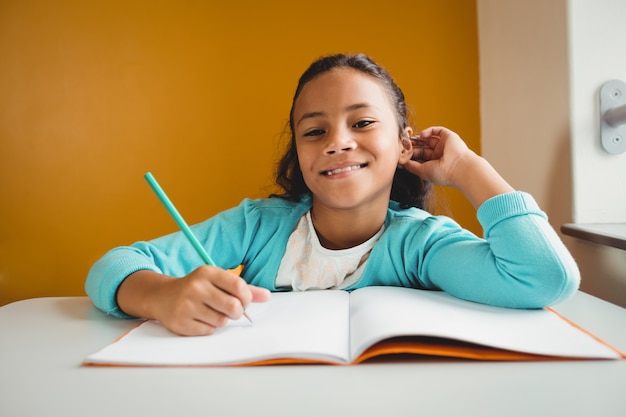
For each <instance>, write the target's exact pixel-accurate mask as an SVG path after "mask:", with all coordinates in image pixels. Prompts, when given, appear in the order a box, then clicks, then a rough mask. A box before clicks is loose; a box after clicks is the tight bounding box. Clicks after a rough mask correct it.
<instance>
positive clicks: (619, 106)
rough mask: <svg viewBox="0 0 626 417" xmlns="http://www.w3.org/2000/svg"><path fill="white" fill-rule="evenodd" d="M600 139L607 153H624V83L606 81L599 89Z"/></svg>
mask: <svg viewBox="0 0 626 417" xmlns="http://www.w3.org/2000/svg"><path fill="white" fill-rule="evenodd" d="M600 138H601V141H602V147H603V148H604V150H606V151H607V152H608V153H612V154H619V153H622V152H624V151H626V83H624V82H623V81H620V80H611V81H607V82H606V83H604V84H603V85H602V88H601V89H600Z"/></svg>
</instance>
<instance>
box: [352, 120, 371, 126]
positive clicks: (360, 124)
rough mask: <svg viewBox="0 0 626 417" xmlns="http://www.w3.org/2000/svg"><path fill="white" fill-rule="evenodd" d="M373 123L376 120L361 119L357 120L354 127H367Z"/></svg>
mask: <svg viewBox="0 0 626 417" xmlns="http://www.w3.org/2000/svg"><path fill="white" fill-rule="evenodd" d="M372 123H374V122H373V121H371V120H361V121H358V122H356V123H355V124H354V127H356V128H364V127H367V126H369V125H371V124H372Z"/></svg>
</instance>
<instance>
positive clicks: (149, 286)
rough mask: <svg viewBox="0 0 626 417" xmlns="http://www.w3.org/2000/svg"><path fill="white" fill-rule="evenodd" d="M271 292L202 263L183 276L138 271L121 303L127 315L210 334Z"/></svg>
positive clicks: (120, 294)
mask: <svg viewBox="0 0 626 417" xmlns="http://www.w3.org/2000/svg"><path fill="white" fill-rule="evenodd" d="M269 298H270V292H269V291H268V290H267V289H265V288H259V287H256V286H253V285H249V284H247V283H246V282H245V281H244V280H243V278H241V277H239V276H237V275H235V274H233V273H231V272H228V271H225V270H223V269H220V268H216V267H212V266H202V267H200V268H198V269H196V270H194V271H193V272H191V273H190V274H189V275H187V276H185V277H183V278H173V277H169V276H165V275H162V274H158V273H156V272H152V271H145V270H144V271H137V272H135V273H133V274H131V275H130V276H128V277H127V278H126V280H125V281H124V282H123V283H122V284H121V285H120V288H119V290H118V305H119V307H120V308H121V309H122V311H124V312H125V313H127V314H130V315H133V316H137V317H144V318H148V319H155V320H158V321H159V322H161V324H162V325H163V326H165V327H166V328H167V329H168V330H170V331H172V332H174V333H176V334H179V335H183V336H201V335H210V334H213V333H214V332H215V330H216V329H217V328H219V327H224V326H225V325H226V323H228V320H229V319H232V320H236V319H239V318H241V317H242V315H243V313H244V309H245V308H246V307H247V306H248V304H250V303H251V302H263V301H267V300H269Z"/></svg>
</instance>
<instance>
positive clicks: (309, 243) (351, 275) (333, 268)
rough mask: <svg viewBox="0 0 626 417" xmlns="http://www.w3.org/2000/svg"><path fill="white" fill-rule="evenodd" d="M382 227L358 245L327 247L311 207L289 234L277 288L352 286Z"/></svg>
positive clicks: (334, 287) (304, 288) (339, 287)
mask: <svg viewBox="0 0 626 417" xmlns="http://www.w3.org/2000/svg"><path fill="white" fill-rule="evenodd" d="M383 229H384V227H382V228H381V229H380V230H379V231H378V232H377V233H376V234H375V235H374V236H372V237H371V238H370V239H369V240H367V241H365V242H363V243H361V244H360V245H358V246H354V247H352V248H348V249H340V250H331V249H326V248H325V247H323V246H322V244H321V243H320V240H319V238H318V236H317V233H316V232H315V228H314V227H313V222H312V221H311V212H310V211H308V212H307V213H306V214H305V215H304V216H302V218H301V219H300V221H299V222H298V225H297V226H296V228H295V230H294V231H293V233H291V236H290V237H289V241H288V243H287V250H286V251H285V255H284V256H283V259H282V261H281V263H280V267H279V268H278V274H277V276H276V288H291V289H292V290H293V291H305V290H313V289H343V288H347V287H349V286H350V285H352V284H354V283H356V282H357V281H358V280H359V279H360V278H361V275H362V274H363V270H364V269H365V265H366V263H367V259H368V258H369V255H370V252H371V251H372V248H373V247H374V245H375V244H376V242H377V241H378V239H379V238H380V236H381V235H382V233H383Z"/></svg>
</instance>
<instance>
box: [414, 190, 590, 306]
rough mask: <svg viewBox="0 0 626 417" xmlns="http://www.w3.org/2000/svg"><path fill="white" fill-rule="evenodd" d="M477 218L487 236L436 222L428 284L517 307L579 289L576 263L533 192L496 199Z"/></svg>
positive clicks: (426, 256)
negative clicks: (474, 235)
mask: <svg viewBox="0 0 626 417" xmlns="http://www.w3.org/2000/svg"><path fill="white" fill-rule="evenodd" d="M477 216H478V220H479V222H480V223H481V225H482V226H483V230H484V239H483V238H468V235H467V233H462V232H460V231H458V229H455V228H453V227H450V228H449V229H448V232H446V231H445V227H443V228H442V227H441V224H439V222H437V221H436V220H432V221H430V227H432V228H437V229H438V230H436V231H435V229H433V230H432V231H431V232H432V233H430V235H429V236H430V239H429V240H430V242H428V243H427V244H426V246H425V247H426V249H425V251H424V253H423V258H422V259H421V262H422V265H421V268H420V270H421V273H420V278H421V280H422V281H423V282H424V284H425V285H426V286H430V287H436V288H439V289H442V290H444V291H446V292H448V293H450V294H451V295H454V296H456V297H459V298H463V299H467V300H471V301H476V302H481V303H485V304H491V305H497V306H503V307H512V308H542V307H545V306H548V305H551V304H556V303H559V302H561V301H563V300H565V299H566V298H568V297H570V296H571V295H572V294H573V293H574V292H575V291H576V290H577V289H578V286H579V283H580V272H579V270H578V267H577V265H576V262H575V261H574V259H573V257H572V256H571V254H570V253H569V251H568V250H567V248H566V247H565V245H564V244H563V242H562V241H561V239H560V238H559V236H558V235H557V233H556V232H555V230H554V229H553V228H552V227H551V226H550V224H549V223H548V220H547V216H546V214H545V213H544V212H543V211H541V210H540V209H539V207H538V205H537V203H536V202H535V200H534V199H533V197H532V196H530V195H529V194H527V193H523V192H512V193H507V194H502V195H499V196H496V197H493V198H491V199H489V200H487V201H485V202H484V203H483V204H482V205H481V206H480V207H479V209H478V212H477ZM432 219H434V218H432ZM428 223H429V221H428V220H426V221H425V224H424V227H427V228H428V227H429V226H428ZM442 230H443V232H442Z"/></svg>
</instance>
